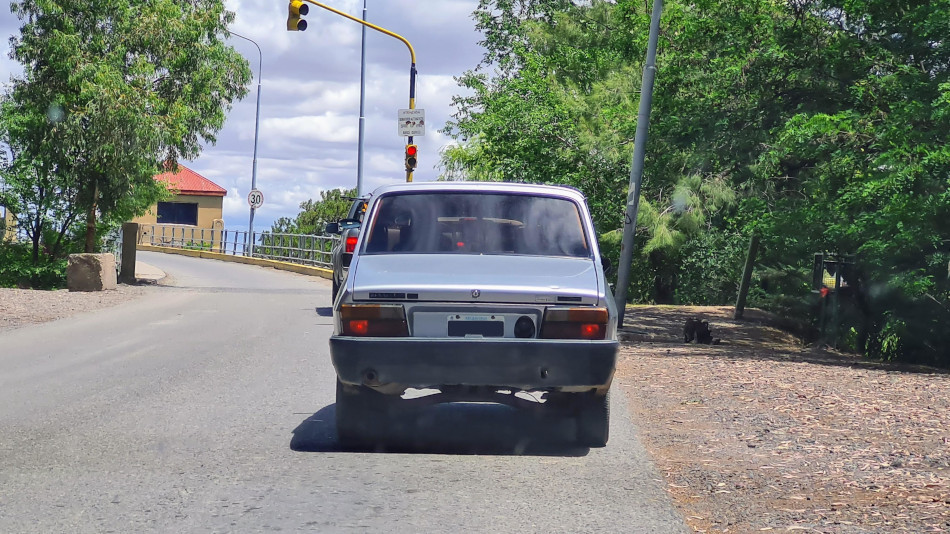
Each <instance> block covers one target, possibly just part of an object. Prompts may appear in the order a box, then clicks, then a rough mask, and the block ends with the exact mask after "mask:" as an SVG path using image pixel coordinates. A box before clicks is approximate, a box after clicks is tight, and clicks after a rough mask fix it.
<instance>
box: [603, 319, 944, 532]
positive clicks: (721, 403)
mask: <svg viewBox="0 0 950 534" xmlns="http://www.w3.org/2000/svg"><path fill="white" fill-rule="evenodd" d="M749 312H750V313H749V314H748V315H747V316H748V317H751V319H752V320H749V321H741V322H740V321H732V320H731V317H732V308H721V307H708V308H699V307H690V308H686V307H684V308H669V307H655V306H650V307H634V308H631V309H630V311H629V312H628V314H627V317H626V321H625V330H626V331H627V332H631V331H632V332H633V333H632V334H631V333H628V334H626V336H625V337H626V339H627V341H625V343H624V346H623V348H622V349H621V358H620V362H619V369H618V382H619V384H620V385H621V387H623V388H624V389H625V391H626V393H627V396H628V398H629V399H630V405H631V413H632V414H633V415H634V417H635V422H636V425H637V426H638V428H639V429H640V431H641V434H642V436H643V440H644V442H645V443H644V444H645V446H646V447H647V449H648V450H649V451H650V453H651V454H652V456H653V458H654V461H655V462H656V464H657V467H658V469H659V470H660V472H661V473H662V474H663V475H664V476H665V477H666V480H667V484H668V487H669V491H670V494H671V495H672V497H673V499H674V501H675V502H676V505H677V506H678V507H679V509H680V510H681V511H682V513H683V515H684V517H685V518H686V521H687V523H688V524H689V526H690V527H692V528H693V530H695V531H697V532H769V531H809V532H829V533H838V532H840V533H853V532H944V531H947V530H950V376H948V375H947V374H944V373H941V372H933V371H928V370H922V369H914V370H908V369H899V368H895V367H887V366H882V365H869V364H867V363H866V362H863V361H861V360H860V359H857V358H854V357H851V356H848V355H842V354H838V353H835V352H833V351H827V350H814V349H811V348H805V347H802V346H801V344H800V343H799V342H798V340H797V339H796V338H795V337H794V336H792V335H790V334H787V333H786V332H783V331H781V330H779V329H776V328H773V327H770V326H768V323H769V318H768V316H767V315H766V314H762V313H761V312H757V311H755V310H749ZM695 316H700V317H702V318H704V319H706V320H708V321H709V322H710V327H711V330H712V334H713V336H714V337H718V338H722V343H721V344H720V345H713V346H710V345H695V344H689V345H687V344H684V343H683V342H682V337H681V336H682V328H683V324H684V322H685V320H686V318H687V317H695Z"/></svg>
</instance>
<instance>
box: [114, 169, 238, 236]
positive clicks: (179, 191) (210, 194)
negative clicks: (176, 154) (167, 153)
mask: <svg viewBox="0 0 950 534" xmlns="http://www.w3.org/2000/svg"><path fill="white" fill-rule="evenodd" d="M155 179H156V180H158V181H159V182H162V183H164V184H165V186H166V187H167V188H168V190H169V191H171V192H172V194H174V196H173V197H172V198H170V199H168V200H165V201H162V202H159V203H158V204H156V205H154V206H152V207H151V208H150V209H149V211H148V213H146V214H145V215H142V216H141V217H138V218H136V219H135V220H134V221H133V222H137V223H139V224H143V225H154V224H159V225H176V226H190V227H196V228H208V229H216V230H221V229H223V228H224V219H223V211H224V197H225V196H226V195H227V194H228V192H227V190H226V189H224V188H223V187H221V186H220V185H218V184H216V183H214V182H212V181H211V180H209V179H207V178H205V177H204V176H202V175H200V174H198V173H196V172H195V171H193V170H191V169H189V168H188V167H185V166H184V165H178V166H177V167H176V168H175V169H174V171H171V170H168V171H166V172H163V173H161V174H157V175H155Z"/></svg>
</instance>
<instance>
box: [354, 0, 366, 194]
mask: <svg viewBox="0 0 950 534" xmlns="http://www.w3.org/2000/svg"><path fill="white" fill-rule="evenodd" d="M363 20H366V0H363ZM362 30H363V36H362V42H361V44H360V139H359V147H358V148H357V156H356V196H357V197H360V198H362V197H363V125H364V123H365V122H366V117H365V115H364V114H363V107H364V103H365V92H366V25H363V26H362Z"/></svg>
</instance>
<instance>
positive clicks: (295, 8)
mask: <svg viewBox="0 0 950 534" xmlns="http://www.w3.org/2000/svg"><path fill="white" fill-rule="evenodd" d="M307 13H310V6H308V5H307V4H305V3H303V2H301V1H300V0H290V3H289V4H287V31H289V32H302V31H305V30H306V29H307V21H305V20H303V19H301V18H300V17H303V16H304V15H306V14H307Z"/></svg>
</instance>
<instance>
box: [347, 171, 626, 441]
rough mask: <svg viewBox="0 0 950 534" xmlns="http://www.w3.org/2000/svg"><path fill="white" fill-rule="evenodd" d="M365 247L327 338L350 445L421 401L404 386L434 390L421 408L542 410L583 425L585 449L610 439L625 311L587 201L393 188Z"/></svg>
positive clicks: (506, 188) (419, 186)
mask: <svg viewBox="0 0 950 534" xmlns="http://www.w3.org/2000/svg"><path fill="white" fill-rule="evenodd" d="M356 247H357V251H358V253H357V254H354V256H353V262H352V264H351V265H350V272H349V275H348V276H347V278H346V280H345V282H344V286H343V287H342V288H341V289H342V291H343V293H342V295H341V296H340V298H338V299H337V300H336V301H335V302H334V310H333V312H334V323H335V331H334V335H333V336H332V337H331V338H330V354H331V357H332V360H333V365H334V367H335V368H336V372H337V378H338V380H337V396H336V401H337V405H336V424H337V431H338V434H339V437H340V439H341V440H342V441H343V442H349V443H353V444H357V443H360V442H362V441H363V440H364V438H365V437H366V435H367V433H368V432H370V431H371V430H373V429H375V428H377V427H379V426H380V425H383V426H384V425H385V422H386V420H387V417H388V416H389V414H391V413H392V412H393V411H394V410H398V409H399V406H400V404H407V403H409V404H411V403H413V402H415V403H416V404H418V403H419V401H420V399H413V400H412V401H409V400H406V399H403V396H404V394H405V393H406V392H407V390H409V389H436V390H438V391H439V392H438V393H436V394H432V395H430V396H428V397H424V398H423V401H424V402H427V403H439V402H458V401H464V402H470V401H476V402H498V403H503V404H508V405H511V406H516V407H526V408H537V409H542V410H545V411H547V412H549V413H554V414H555V415H563V416H565V417H571V418H574V419H575V420H576V422H577V424H576V428H577V441H578V442H579V443H580V444H583V445H586V446H591V447H602V446H604V445H605V444H606V443H607V438H608V430H609V408H608V396H607V393H608V390H609V388H610V384H611V380H612V379H613V375H614V368H615V365H616V358H617V347H618V343H617V339H616V321H617V312H616V307H615V303H614V300H613V297H612V295H611V292H610V288H609V287H608V285H607V281H606V279H605V276H604V268H603V266H602V264H601V258H600V251H599V249H598V246H597V240H596V238H595V233H594V228H593V224H592V223H591V219H590V213H589V211H588V209H587V204H586V201H585V199H584V197H583V195H582V194H581V193H580V192H578V191H577V190H575V189H572V188H567V187H559V186H541V185H527V184H511V183H497V182H428V183H415V184H400V185H394V186H387V187H383V188H380V189H378V190H376V191H375V192H374V193H373V195H372V200H371V202H370V205H369V207H368V211H367V217H366V218H365V220H364V224H363V225H362V228H361V230H360V234H359V238H358V242H357V244H356ZM519 392H534V394H533V398H534V399H537V401H538V402H532V401H528V400H526V399H525V398H524V397H525V396H523V395H516V394H517V393H519ZM406 397H409V395H406ZM528 404H534V406H528Z"/></svg>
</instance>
